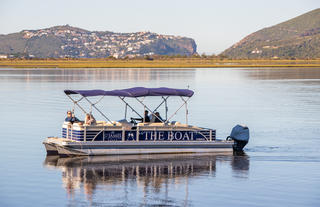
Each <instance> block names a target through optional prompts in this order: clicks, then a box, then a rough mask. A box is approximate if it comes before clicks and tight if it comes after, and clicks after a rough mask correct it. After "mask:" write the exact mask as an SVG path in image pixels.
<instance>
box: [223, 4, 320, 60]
mask: <svg viewBox="0 0 320 207" xmlns="http://www.w3.org/2000/svg"><path fill="white" fill-rule="evenodd" d="M221 54H222V55H225V56H228V57H230V58H235V59H242V58H249V59H254V58H320V9H315V10H313V11H310V12H308V13H305V14H303V15H301V16H298V17H296V18H293V19H291V20H288V21H286V22H283V23H280V24H277V25H275V26H272V27H268V28H264V29H262V30H259V31H257V32H254V33H252V34H250V35H248V36H247V37H245V38H244V39H242V40H241V41H240V42H238V43H236V44H234V45H233V46H231V47H230V48H228V49H227V50H225V51H224V52H222V53H221Z"/></svg>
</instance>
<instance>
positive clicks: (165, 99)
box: [153, 96, 169, 112]
mask: <svg viewBox="0 0 320 207" xmlns="http://www.w3.org/2000/svg"><path fill="white" fill-rule="evenodd" d="M168 98H169V96H167V97H166V98H164V97H163V96H162V99H163V101H162V102H161V103H160V104H159V105H158V106H157V107H156V108H155V109H154V110H153V112H156V111H157V110H158V108H160V106H161V105H162V104H163V103H165V102H166V101H167V99H168Z"/></svg>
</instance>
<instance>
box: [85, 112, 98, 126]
mask: <svg viewBox="0 0 320 207" xmlns="http://www.w3.org/2000/svg"><path fill="white" fill-rule="evenodd" d="M84 123H85V124H87V125H91V124H95V123H96V119H95V118H94V117H93V115H92V114H86V118H85V120H84Z"/></svg>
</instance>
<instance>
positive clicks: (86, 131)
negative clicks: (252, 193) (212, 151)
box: [63, 125, 216, 142]
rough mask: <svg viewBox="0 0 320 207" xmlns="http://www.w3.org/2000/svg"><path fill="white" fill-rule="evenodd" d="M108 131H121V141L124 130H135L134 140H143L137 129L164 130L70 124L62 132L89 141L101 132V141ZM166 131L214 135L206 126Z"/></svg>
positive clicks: (206, 138) (158, 129)
mask: <svg viewBox="0 0 320 207" xmlns="http://www.w3.org/2000/svg"><path fill="white" fill-rule="evenodd" d="M141 128H142V129H141ZM63 130H64V129H63ZM110 131H121V137H122V139H121V141H125V135H126V132H128V131H132V132H136V138H135V140H131V141H143V140H141V139H139V131H151V132H160V131H164V130H163V129H162V130H161V128H160V127H152V128H150V129H145V128H143V127H139V126H137V127H136V129H128V128H126V127H121V128H120V127H119V128H118V129H112V128H109V127H105V126H104V127H102V128H98V129H97V128H91V127H87V126H83V128H81V130H80V131H79V128H76V129H74V128H73V126H72V125H68V126H67V127H66V132H63V133H64V136H65V138H67V139H71V140H76V141H89V142H90V141H92V142H93V141H96V139H97V138H98V137H99V136H101V134H102V141H107V140H106V136H105V132H110ZM167 131H171V132H176V131H180V132H183V131H189V132H192V133H195V134H200V135H201V137H202V138H203V139H204V140H205V141H214V140H215V137H216V131H215V130H213V129H207V128H201V129H199V128H186V129H181V128H171V129H168V130H167ZM99 141H100V140H99ZM119 141H120V140H119ZM168 141H172V140H168Z"/></svg>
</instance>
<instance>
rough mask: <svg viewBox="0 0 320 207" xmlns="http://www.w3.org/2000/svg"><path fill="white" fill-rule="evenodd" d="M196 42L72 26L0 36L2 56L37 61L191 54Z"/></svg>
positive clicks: (154, 35)
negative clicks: (51, 58) (89, 29)
mask: <svg viewBox="0 0 320 207" xmlns="http://www.w3.org/2000/svg"><path fill="white" fill-rule="evenodd" d="M196 48H197V46H196V43H195V41H194V40H193V39H191V38H187V37H179V36H172V35H160V34H156V33H151V32H136V33H114V32H108V31H106V32H100V31H87V30H84V29H80V28H76V27H71V26H69V25H64V26H55V27H51V28H46V29H40V30H23V31H21V32H19V33H13V34H8V35H0V54H2V55H9V56H13V55H14V56H20V57H21V56H24V57H38V58H48V57H54V58H64V57H72V58H103V57H108V56H114V57H116V58H123V57H126V56H128V57H137V56H144V55H153V54H156V55H157V54H158V55H177V54H180V55H192V54H195V53H196Z"/></svg>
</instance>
